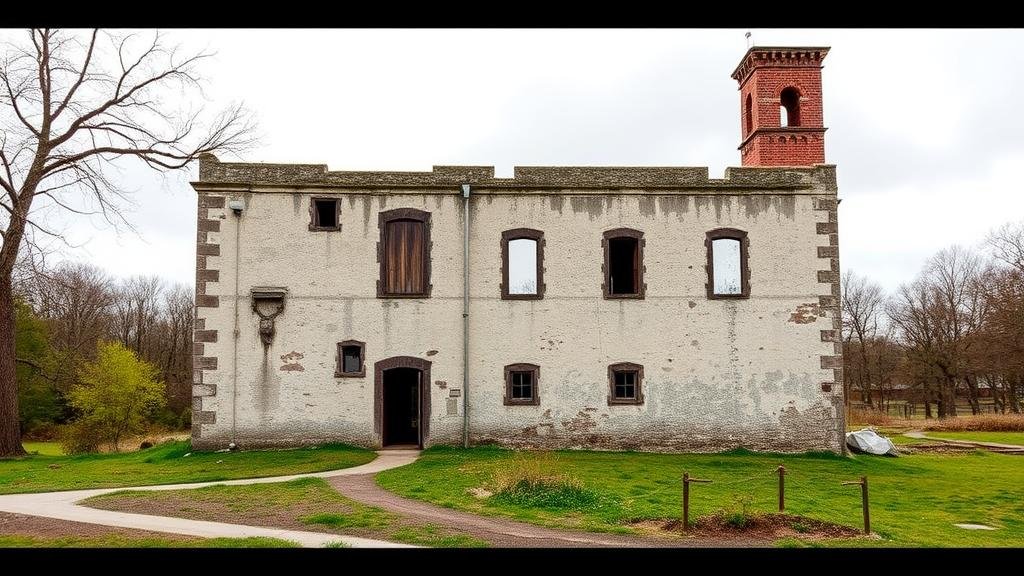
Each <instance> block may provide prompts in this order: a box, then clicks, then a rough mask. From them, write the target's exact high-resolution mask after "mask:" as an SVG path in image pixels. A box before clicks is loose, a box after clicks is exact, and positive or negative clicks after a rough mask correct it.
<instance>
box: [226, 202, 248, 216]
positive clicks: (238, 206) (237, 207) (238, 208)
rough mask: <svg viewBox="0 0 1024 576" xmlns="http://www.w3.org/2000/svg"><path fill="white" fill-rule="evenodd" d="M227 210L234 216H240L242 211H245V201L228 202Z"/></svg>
mask: <svg viewBox="0 0 1024 576" xmlns="http://www.w3.org/2000/svg"><path fill="white" fill-rule="evenodd" d="M228 208H231V211H232V212H234V213H235V216H241V215H242V210H245V200H241V199H238V200H230V201H228Z"/></svg>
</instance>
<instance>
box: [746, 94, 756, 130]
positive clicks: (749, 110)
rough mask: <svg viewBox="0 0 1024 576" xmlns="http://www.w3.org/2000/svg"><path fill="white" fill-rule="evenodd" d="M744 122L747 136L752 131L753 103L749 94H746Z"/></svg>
mask: <svg viewBox="0 0 1024 576" xmlns="http://www.w3.org/2000/svg"><path fill="white" fill-rule="evenodd" d="M746 113H747V114H746V121H747V124H746V126H747V131H746V134H747V135H748V136H749V135H750V132H751V131H752V130H753V129H754V103H753V99H752V98H751V97H750V94H747V106H746Z"/></svg>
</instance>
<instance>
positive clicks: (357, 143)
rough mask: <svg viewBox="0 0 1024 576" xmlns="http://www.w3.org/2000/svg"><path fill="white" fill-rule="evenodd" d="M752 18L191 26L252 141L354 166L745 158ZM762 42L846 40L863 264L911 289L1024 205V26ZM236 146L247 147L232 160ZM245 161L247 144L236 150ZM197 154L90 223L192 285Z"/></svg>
mask: <svg viewBox="0 0 1024 576" xmlns="http://www.w3.org/2000/svg"><path fill="white" fill-rule="evenodd" d="M744 32H746V30H745V29H739V30H697V31H694V30H198V31H190V30H188V31H187V30H170V31H167V37H168V40H169V41H171V42H182V43H184V44H185V46H186V47H187V48H190V49H195V50H198V49H203V48H208V49H210V50H212V51H215V52H216V57H215V58H213V59H212V60H210V61H208V62H207V63H206V65H205V66H204V68H203V69H202V70H203V73H204V75H205V76H206V77H207V78H208V79H209V86H208V91H207V95H208V97H209V98H210V99H211V102H210V103H209V104H208V105H210V106H214V107H216V106H221V105H224V104H226V103H228V102H231V101H244V103H245V104H246V106H248V107H249V108H251V109H252V110H254V111H255V113H256V115H257V118H258V121H259V123H260V132H261V133H262V134H263V139H262V142H261V145H260V147H258V148H257V149H256V150H254V151H252V152H251V153H249V154H248V155H247V156H246V157H245V158H244V160H247V161H266V162H303V163H326V164H327V165H328V166H329V167H330V168H331V169H333V170H430V168H431V166H432V165H434V164H472V165H494V166H495V167H496V170H497V174H498V176H511V175H512V167H513V166H516V165H618V166H623V165H650V166H708V167H709V168H710V171H711V175H712V177H721V176H722V172H723V170H724V169H725V167H726V166H738V165H739V152H738V151H737V149H736V147H737V145H738V144H739V142H740V119H739V96H738V93H737V90H736V88H737V86H736V82H735V81H734V80H732V79H731V78H730V77H729V74H730V73H731V72H732V70H733V68H734V67H735V66H736V64H737V63H738V62H739V59H740V57H741V56H742V55H743V53H744V52H745V51H746V41H745V39H744V37H743V35H744ZM752 32H753V40H754V42H755V44H757V45H788V46H798V45H814V46H818V45H824V46H831V47H832V51H831V52H830V53H829V55H828V57H827V58H826V60H825V68H824V70H823V79H824V110H825V125H826V126H827V127H828V128H829V130H828V132H827V133H826V137H825V151H826V160H827V161H828V162H830V163H834V164H837V166H838V167H837V171H838V178H839V196H840V198H842V205H841V206H840V210H839V222H840V246H841V254H842V258H841V262H842V266H843V269H844V270H849V269H852V270H855V271H857V272H859V273H862V274H867V275H869V276H871V277H873V278H875V279H877V280H878V281H879V282H881V283H882V284H883V286H885V287H886V288H887V289H890V290H891V289H894V288H895V287H896V286H897V285H898V284H899V283H901V282H905V281H908V280H910V279H912V277H913V276H914V275H915V274H916V273H917V271H918V269H919V268H920V266H921V264H922V263H923V261H924V260H925V259H926V258H927V257H928V256H930V255H931V254H932V253H934V252H935V251H937V250H939V249H940V248H943V247H945V246H948V245H950V244H953V243H961V244H965V245H969V246H976V245H978V243H979V242H980V241H981V239H982V238H983V237H984V235H985V233H986V232H987V231H988V230H989V229H991V228H992V227H995V226H997V225H999V224H1002V223H1003V222H1006V221H1010V220H1019V219H1020V218H1022V216H1024V192H1022V190H1021V186H1020V183H1019V180H1018V178H1019V170H1018V168H1019V167H1020V166H1024V140H1022V139H1021V137H1020V136H1021V133H1022V130H1021V129H1022V127H1024V122H1022V121H1021V113H1020V110H1019V108H1020V102H1021V100H1022V97H1021V93H1022V88H1024V51H1022V50H1021V49H1020V44H1021V42H1020V41H1021V40H1022V39H1024V38H1022V35H1024V34H1022V32H1021V31H1013V30H983V31H969V30H942V31H928V30H924V31H919V30H758V29H754V30H753V31H752ZM222 160H230V158H222ZM235 160H237V159H235ZM197 169H198V167H193V168H192V169H191V170H189V171H188V172H187V173H184V174H180V175H173V176H168V177H161V176H159V175H154V174H151V173H147V172H146V171H144V170H142V169H135V168H129V169H127V170H126V171H125V172H124V178H125V179H127V181H128V182H129V183H130V187H131V188H133V189H135V190H136V194H135V199H136V201H137V204H138V205H137V207H136V208H135V209H134V211H133V212H132V213H131V214H130V216H129V218H130V219H131V221H132V222H133V223H134V224H135V225H136V227H137V229H138V234H137V235H136V234H133V233H130V232H127V233H126V232H122V233H120V235H118V234H117V233H115V232H114V231H113V230H111V229H109V227H107V228H106V229H103V227H102V226H101V224H102V223H101V222H98V221H93V222H86V221H84V220H82V219H78V220H77V221H75V222H74V223H71V224H69V226H70V228H69V230H68V231H69V234H70V236H71V237H72V240H73V241H74V242H76V243H84V246H83V247H81V248H77V249H73V250H69V249H66V250H65V253H66V257H71V258H79V259H87V260H91V261H93V262H95V263H97V264H99V265H101V266H102V267H104V268H106V269H107V270H108V271H110V272H112V273H114V274H116V275H119V276H129V275H132V274H159V275H161V276H164V277H166V278H168V279H171V280H175V281H180V282H184V283H188V284H192V282H193V276H194V268H195V236H194V235H195V219H196V215H195V210H196V205H195V192H194V191H193V190H192V188H191V187H190V186H189V185H188V181H189V180H191V179H193V178H195V176H196V171H197Z"/></svg>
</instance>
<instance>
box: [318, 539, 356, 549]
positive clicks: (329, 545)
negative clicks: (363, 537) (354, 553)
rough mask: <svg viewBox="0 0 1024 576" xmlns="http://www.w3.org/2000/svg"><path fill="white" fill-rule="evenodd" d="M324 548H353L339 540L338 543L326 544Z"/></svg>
mask: <svg viewBox="0 0 1024 576" xmlns="http://www.w3.org/2000/svg"><path fill="white" fill-rule="evenodd" d="M324 548H351V546H349V545H348V544H345V543H344V542H342V541H340V540H339V541H337V542H328V543H327V544H324Z"/></svg>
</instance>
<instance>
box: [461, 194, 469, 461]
mask: <svg viewBox="0 0 1024 576" xmlns="http://www.w3.org/2000/svg"><path fill="white" fill-rule="evenodd" d="M462 447H463V448H469V184H463V185H462Z"/></svg>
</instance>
